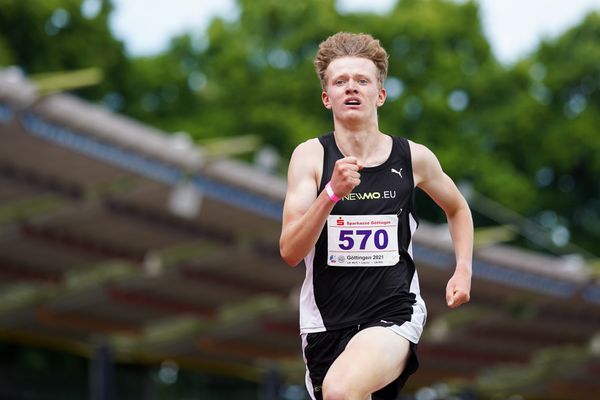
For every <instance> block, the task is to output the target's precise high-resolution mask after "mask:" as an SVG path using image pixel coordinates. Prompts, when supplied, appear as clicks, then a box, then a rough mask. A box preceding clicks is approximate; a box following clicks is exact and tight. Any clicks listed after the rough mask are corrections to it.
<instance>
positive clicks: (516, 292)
mask: <svg viewBox="0 0 600 400" xmlns="http://www.w3.org/2000/svg"><path fill="white" fill-rule="evenodd" d="M284 194H285V180H284V179H283V178H281V177H277V176H273V175H270V174H268V173H265V172H262V171H261V170H260V169H259V168H257V167H254V166H252V165H248V164H246V163H243V162H240V161H237V160H234V159H227V158H220V159H214V158H213V159H210V158H208V157H206V155H205V154H204V153H203V152H202V149H200V148H198V147H196V146H194V145H192V144H190V143H189V142H188V141H186V140H185V138H182V137H181V136H177V135H168V134H167V133H165V132H162V131H160V130H158V129H155V128H153V127H150V126H147V125H144V124H143V123H140V122H139V121H134V120H132V119H129V118H126V117H124V116H121V115H118V114H116V113H113V112H111V111H109V110H106V109H105V108H102V107H100V106H98V105H94V104H90V103H89V102H86V101H83V100H81V99H79V98H76V97H74V96H71V95H67V94H52V95H47V96H40V95H39V94H38V92H37V90H36V88H35V86H34V85H33V84H32V83H31V82H29V81H28V80H26V79H25V78H24V77H22V76H21V75H20V74H19V73H18V72H16V71H15V70H0V228H1V229H0V340H3V341H7V342H19V343H24V344H26V345H35V346H44V347H50V348H54V349H58V350H62V351H68V352H75V353H78V354H84V355H91V354H92V353H93V349H94V346H96V345H97V344H98V343H99V342H102V343H108V344H109V345H110V346H111V348H112V349H113V351H114V352H115V354H116V357H117V359H118V360H120V361H123V362H139V363H156V362H160V361H162V360H165V359H168V360H172V361H174V362H177V363H178V364H179V365H180V366H181V367H182V368H196V369H200V370H210V371H218V372H221V373H224V374H230V375H236V376H242V377H245V378H248V379H260V377H261V375H262V374H263V373H264V371H265V370H266V369H267V368H271V367H272V366H273V365H276V366H277V367H278V368H279V371H280V373H281V374H282V375H283V376H284V377H286V379H288V380H290V381H296V382H302V379H303V378H302V376H303V364H302V359H301V354H300V339H299V336H298V311H297V297H298V292H299V287H300V285H301V283H302V279H303V274H304V268H303V267H298V268H290V267H288V266H286V265H285V264H284V263H283V262H282V261H281V260H280V258H279V251H278V238H279V231H280V215H281V209H282V203H283V198H284ZM413 250H414V254H415V259H416V264H417V266H418V273H419V275H420V280H421V290H422V293H423V296H424V298H425V300H426V302H427V306H428V311H429V316H428V325H427V327H426V332H425V334H424V337H423V340H422V342H421V343H420V347H419V349H420V355H421V368H420V370H419V372H418V373H417V374H416V375H415V377H414V379H412V380H411V381H410V382H409V383H410V385H411V387H413V388H416V387H420V386H424V385H432V384H434V383H436V382H442V381H443V382H466V383H468V384H470V385H471V386H472V387H474V388H478V389H481V390H485V391H488V392H490V391H494V390H495V391H498V392H499V393H502V390H505V389H506V388H508V389H507V390H509V392H510V391H511V390H512V392H513V393H515V392H518V391H523V392H524V393H526V392H528V391H529V392H531V394H532V396H534V397H532V398H545V399H554V398H555V399H559V398H570V399H575V398H581V399H584V398H589V394H590V393H599V392H600V382H598V380H597V377H598V376H599V375H600V356H599V353H600V336H599V335H600V282H599V281H598V279H597V278H595V277H594V276H592V275H591V273H590V272H589V271H587V270H586V269H585V268H583V267H581V266H578V265H573V263H571V262H570V260H569V259H568V258H559V257H551V256H548V255H543V254H538V253H534V252H530V251H526V250H523V249H518V248H515V247H510V246H506V245H501V244H491V245H487V246H483V247H481V248H478V249H476V253H475V260H474V267H473V269H474V278H473V289H472V300H471V303H470V304H468V305H466V306H463V307H461V308H459V309H457V310H449V309H448V308H447V307H446V305H445V303H444V292H445V285H446V283H447V280H448V278H449V277H450V275H451V273H452V270H453V256H452V252H451V247H450V241H449V237H448V233H447V228H446V227H445V226H435V225H431V224H427V223H425V222H422V223H421V226H420V228H419V230H418V232H417V235H416V237H415V239H414V249H413ZM549 348H552V350H548V349H549ZM574 354H577V358H576V363H575V366H574V367H573V366H572V365H571V364H569V366H570V368H571V369H572V368H577V369H576V371H577V373H565V371H564V368H561V366H564V365H565V364H564V363H565V362H573V360H574V357H575V356H574ZM548 360H549V361H548ZM548 364H550V365H548ZM507 365H511V366H512V367H511V370H512V371H515V375H514V376H513V375H510V373H509V372H507V370H505V369H504V367H505V366H507ZM570 372H573V371H572V370H571V371H570ZM511 385H512V386H511ZM535 396H538V397H535Z"/></svg>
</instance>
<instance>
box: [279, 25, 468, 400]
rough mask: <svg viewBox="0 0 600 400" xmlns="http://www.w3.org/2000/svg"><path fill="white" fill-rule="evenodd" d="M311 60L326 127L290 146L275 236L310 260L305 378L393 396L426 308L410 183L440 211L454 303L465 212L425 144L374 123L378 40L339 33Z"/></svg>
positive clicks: (328, 390)
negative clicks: (451, 254) (329, 126)
mask: <svg viewBox="0 0 600 400" xmlns="http://www.w3.org/2000/svg"><path fill="white" fill-rule="evenodd" d="M315 65H316V69H317V73H318V75H319V78H320V80H321V86H322V89H323V91H322V94H321V98H322V101H323V104H324V106H325V107H326V108H327V109H329V110H331V111H332V114H333V123H334V131H333V132H331V133H329V134H326V135H324V136H321V137H319V138H314V139H310V140H308V141H306V142H304V143H302V144H300V145H299V146H298V147H297V148H296V149H295V150H294V153H293V155H292V158H291V161H290V164H289V170H288V190H287V195H286V199H285V204H284V210H283V225H282V232H281V239H280V251H281V256H282V258H283V259H284V260H285V261H286V262H287V263H288V264H289V265H292V266H295V265H297V264H299V263H300V261H301V260H303V259H304V262H305V265H306V278H305V280H304V284H303V286H302V291H301V295H300V330H301V336H302V348H303V354H304V359H305V362H306V368H307V373H306V385H307V388H308V391H309V393H310V396H311V398H312V399H315V400H317V399H318V400H320V399H325V400H341V399H343V400H366V399H370V398H372V399H385V400H393V399H395V398H396V397H397V395H398V392H399V390H400V389H401V387H402V386H403V385H404V383H405V382H406V379H407V377H408V376H409V375H410V374H412V373H413V372H414V371H415V370H416V369H417V367H418V362H417V357H416V345H417V343H418V341H419V338H420V336H421V333H422V331H423V326H424V324H425V320H426V315H427V311H426V308H425V303H424V302H423V299H422V298H421V296H420V294H419V282H418V278H417V271H416V269H415V265H414V263H413V260H412V245H411V240H412V236H413V234H414V231H415V230H416V227H417V218H416V215H415V211H414V208H413V192H414V189H415V187H419V188H421V189H422V190H423V191H425V192H426V193H427V194H428V195H429V196H430V197H431V198H432V199H433V200H434V201H435V202H436V203H437V204H438V205H439V206H440V207H441V208H442V209H443V210H444V212H445V214H446V216H447V219H448V224H449V229H450V233H451V236H452V239H453V245H454V250H455V254H456V269H455V272H454V274H453V276H452V277H451V278H450V280H449V282H448V285H447V289H446V301H447V304H448V306H449V307H451V308H455V307H458V306H460V305H461V304H464V303H466V302H468V301H469V293H470V286H471V258H472V247H473V222H472V218H471V213H470V210H469V207H468V205H467V203H466V201H465V199H464V198H463V196H462V195H461V194H460V192H459V191H458V189H457V188H456V185H455V184H454V182H453V181H452V180H451V179H450V178H449V177H448V176H447V175H446V174H445V173H444V172H443V171H442V168H441V166H440V164H439V162H438V160H437V158H436V157H435V155H434V154H433V153H432V152H431V151H430V150H429V149H427V148H426V147H425V146H423V145H420V144H417V143H414V142H412V141H409V140H407V139H404V138H401V137H395V136H394V137H393V136H389V135H386V134H384V133H382V132H380V131H379V125H378V117H377V109H378V107H381V106H382V105H383V103H384V102H385V99H386V91H385V88H384V87H383V83H384V80H385V77H386V74H387V66H388V55H387V53H386V51H385V49H383V48H382V47H381V46H380V44H379V41H378V40H375V39H373V38H372V37H371V36H370V35H365V34H351V33H344V32H341V33H337V34H335V35H333V36H331V37H329V38H328V39H327V40H325V41H324V42H322V43H321V45H320V46H319V50H318V53H317V56H316V58H315Z"/></svg>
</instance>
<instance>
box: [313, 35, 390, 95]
mask: <svg viewBox="0 0 600 400" xmlns="http://www.w3.org/2000/svg"><path fill="white" fill-rule="evenodd" d="M340 57H363V58H366V59H369V60H371V61H373V63H375V66H376V67H377V71H378V72H379V74H378V76H377V81H378V83H379V87H383V82H384V81H385V78H386V76H387V70H388V58H389V56H388V53H387V52H386V51H385V49H384V48H383V47H382V46H381V44H380V43H379V40H377V39H374V38H373V36H371V35H369V34H365V33H349V32H338V33H336V34H335V35H332V36H329V37H328V38H327V39H325V40H324V41H322V42H321V44H319V50H318V51H317V55H316V57H315V68H316V70H317V75H318V76H319V79H320V81H321V87H322V88H323V89H325V87H326V86H327V77H326V76H325V71H326V70H327V67H328V66H329V64H331V62H332V61H333V60H335V59H336V58H340Z"/></svg>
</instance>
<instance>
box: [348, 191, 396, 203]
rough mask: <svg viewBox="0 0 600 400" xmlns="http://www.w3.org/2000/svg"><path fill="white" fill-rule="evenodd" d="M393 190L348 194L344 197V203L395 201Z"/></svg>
mask: <svg viewBox="0 0 600 400" xmlns="http://www.w3.org/2000/svg"><path fill="white" fill-rule="evenodd" d="M395 198H396V191H395V190H384V191H383V192H364V193H350V194H348V195H346V196H345V197H344V200H346V201H354V200H379V199H395Z"/></svg>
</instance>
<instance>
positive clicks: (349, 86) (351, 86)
mask: <svg viewBox="0 0 600 400" xmlns="http://www.w3.org/2000/svg"><path fill="white" fill-rule="evenodd" d="M350 93H358V89H357V88H356V82H354V81H353V80H352V79H350V80H348V84H347V85H346V94H350Z"/></svg>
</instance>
